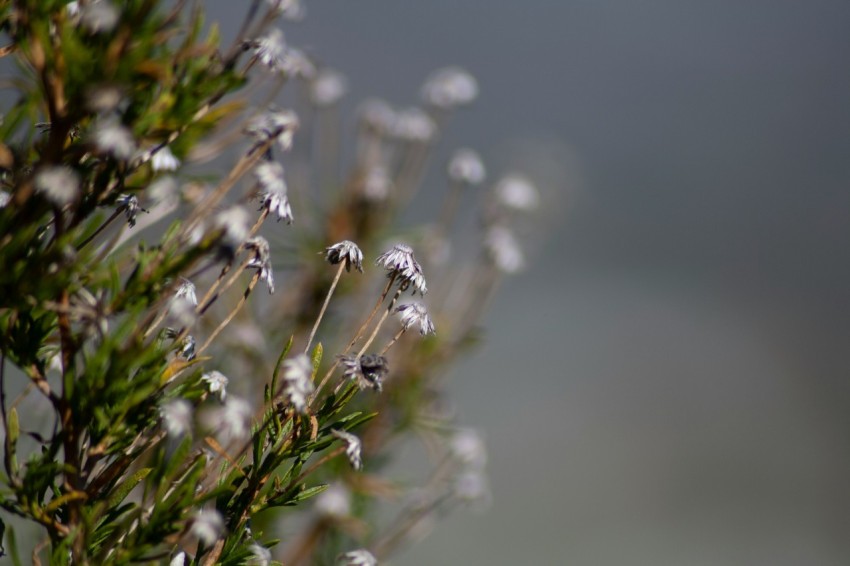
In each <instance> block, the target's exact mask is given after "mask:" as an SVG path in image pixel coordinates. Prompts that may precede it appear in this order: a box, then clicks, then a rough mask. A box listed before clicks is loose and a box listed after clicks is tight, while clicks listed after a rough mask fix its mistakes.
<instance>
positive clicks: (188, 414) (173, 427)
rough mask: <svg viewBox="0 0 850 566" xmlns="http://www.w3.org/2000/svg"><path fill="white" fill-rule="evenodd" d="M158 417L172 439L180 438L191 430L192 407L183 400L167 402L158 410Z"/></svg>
mask: <svg viewBox="0 0 850 566" xmlns="http://www.w3.org/2000/svg"><path fill="white" fill-rule="evenodd" d="M159 415H160V417H161V418H162V424H163V425H164V426H165V431H166V433H167V434H168V436H170V437H172V438H180V437H181V436H184V435H185V434H186V433H188V432H190V431H191V430H192V405H191V403H189V402H188V401H186V400H185V399H175V400H173V401H169V402H168V403H166V404H165V405H163V406H162V407H160V408H159Z"/></svg>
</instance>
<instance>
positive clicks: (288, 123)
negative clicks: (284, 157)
mask: <svg viewBox="0 0 850 566" xmlns="http://www.w3.org/2000/svg"><path fill="white" fill-rule="evenodd" d="M299 124H300V122H299V120H298V115H297V114H295V112H293V111H292V110H270V111H268V112H264V113H262V114H257V115H256V116H254V117H253V118H251V119H250V120H249V121H248V123H247V124H246V126H245V133H246V134H248V135H249V136H251V137H253V138H254V139H255V140H256V141H257V143H264V142H266V141H268V140H272V139H276V140H277V143H278V145H279V146H280V147H281V149H283V151H289V150H290V149H291V148H292V140H293V138H294V136H295V131H296V130H298V126H299Z"/></svg>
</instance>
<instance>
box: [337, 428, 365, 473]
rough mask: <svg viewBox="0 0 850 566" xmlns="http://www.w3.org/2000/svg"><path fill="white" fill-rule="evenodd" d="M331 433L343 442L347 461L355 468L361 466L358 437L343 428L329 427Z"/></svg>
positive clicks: (358, 468) (357, 468)
mask: <svg viewBox="0 0 850 566" xmlns="http://www.w3.org/2000/svg"><path fill="white" fill-rule="evenodd" d="M331 434H332V435H334V437H336V438H339V439H340V440H342V441H343V442H345V455H346V456H347V457H348V463H349V464H351V467H352V468H354V469H355V470H358V471H359V470H360V469H362V468H363V460H362V459H361V458H360V448H361V444H360V439H359V438H357V437H356V436H355V435H353V434H351V433H350V432H345V431H344V430H336V429H331Z"/></svg>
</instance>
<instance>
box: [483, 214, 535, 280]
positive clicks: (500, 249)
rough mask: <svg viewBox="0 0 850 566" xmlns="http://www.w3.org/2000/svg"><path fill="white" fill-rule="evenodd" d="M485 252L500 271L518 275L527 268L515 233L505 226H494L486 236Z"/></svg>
mask: <svg viewBox="0 0 850 566" xmlns="http://www.w3.org/2000/svg"><path fill="white" fill-rule="evenodd" d="M484 250H485V251H486V252H487V257H488V258H489V259H490V261H491V262H492V263H493V265H495V266H496V268H497V269H498V270H499V271H502V272H504V273H516V272H518V271H520V270H521V269H522V268H523V267H525V258H524V257H523V254H522V248H520V247H519V242H517V240H516V238H515V237H514V235H513V233H512V232H511V231H510V230H508V229H507V228H505V227H504V226H498V225H497V226H493V227H491V228H490V229H489V230H487V233H486V234H485V235H484Z"/></svg>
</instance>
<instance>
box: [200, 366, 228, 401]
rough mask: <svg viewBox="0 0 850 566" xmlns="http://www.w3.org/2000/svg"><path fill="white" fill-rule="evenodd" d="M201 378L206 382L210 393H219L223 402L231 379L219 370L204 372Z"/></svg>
mask: <svg viewBox="0 0 850 566" xmlns="http://www.w3.org/2000/svg"><path fill="white" fill-rule="evenodd" d="M201 380H202V381H205V382H206V384H207V389H208V390H209V392H210V393H218V398H219V399H221V401H222V403H223V402H224V400H225V398H226V397H227V384H228V383H229V382H230V380H229V379H227V377H226V376H225V375H224V374H223V373H221V372H220V371H218V370H213V371H211V372H209V373H205V374H203V375H202V376H201Z"/></svg>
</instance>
